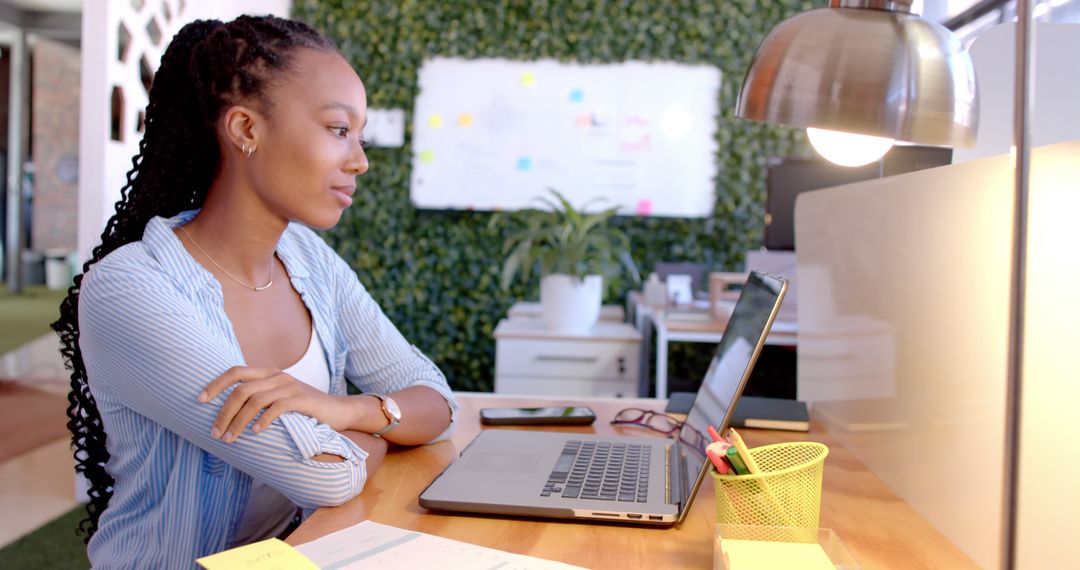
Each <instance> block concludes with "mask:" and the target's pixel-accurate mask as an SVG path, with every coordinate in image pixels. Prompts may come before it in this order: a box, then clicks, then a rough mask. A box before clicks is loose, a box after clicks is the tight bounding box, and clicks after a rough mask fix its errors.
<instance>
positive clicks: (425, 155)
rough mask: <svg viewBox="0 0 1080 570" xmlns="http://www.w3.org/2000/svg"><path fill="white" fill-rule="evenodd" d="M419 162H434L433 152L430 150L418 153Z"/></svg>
mask: <svg viewBox="0 0 1080 570" xmlns="http://www.w3.org/2000/svg"><path fill="white" fill-rule="evenodd" d="M420 162H435V151H433V150H430V149H429V150H422V151H420Z"/></svg>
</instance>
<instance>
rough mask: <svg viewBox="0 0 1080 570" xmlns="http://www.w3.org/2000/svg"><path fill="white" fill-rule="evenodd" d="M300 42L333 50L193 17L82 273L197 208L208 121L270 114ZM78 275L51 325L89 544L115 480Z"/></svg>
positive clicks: (295, 25) (164, 63)
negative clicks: (273, 91) (240, 111)
mask: <svg viewBox="0 0 1080 570" xmlns="http://www.w3.org/2000/svg"><path fill="white" fill-rule="evenodd" d="M300 48H308V49H316V50H325V51H331V50H334V49H335V48H334V44H333V43H332V42H331V41H330V40H328V39H326V38H324V37H322V36H321V35H319V33H318V32H316V31H315V30H313V29H311V28H310V27H308V26H307V25H305V24H302V23H299V22H293V21H290V20H284V19H280V18H275V17H273V16H261V17H251V16H241V17H239V18H237V19H235V20H233V21H231V22H229V23H222V22H220V21H217V20H199V21H196V22H192V23H190V24H188V25H186V26H184V27H183V28H182V29H181V30H180V31H179V32H178V33H177V34H176V36H175V37H174V38H173V40H172V42H171V43H170V44H169V47H168V49H166V50H165V53H164V55H162V57H161V67H160V68H159V69H158V72H157V75H156V76H155V77H154V82H153V86H152V87H151V89H150V103H149V105H147V107H146V121H145V133H144V135H143V138H142V141H140V143H139V153H138V154H137V155H136V156H135V157H134V158H133V159H132V161H131V164H132V168H131V170H130V171H129V172H128V173H127V183H126V184H125V185H124V187H123V189H122V190H121V198H120V201H119V202H117V203H116V214H114V215H113V216H112V218H110V219H109V222H108V223H107V224H106V226H105V231H104V232H103V233H102V234H101V244H100V245H98V246H97V247H95V248H94V250H93V255H92V257H91V259H90V260H89V261H87V262H86V263H85V264H83V268H82V269H83V273H85V272H86V271H88V270H89V269H90V266H92V265H93V264H95V263H97V262H98V261H100V260H101V259H102V258H104V257H105V256H106V255H108V254H109V253H110V252H112V251H113V250H115V249H117V248H119V247H120V246H122V245H124V244H127V243H130V242H133V241H137V240H140V239H142V236H143V231H144V229H145V228H146V224H147V222H148V221H150V219H152V218H153V217H155V216H173V215H176V214H178V213H180V212H182V211H184V210H190V209H193V208H197V207H200V206H201V205H202V204H203V202H204V200H205V199H206V192H207V190H208V189H209V187H210V183H211V181H212V178H213V176H214V174H215V173H216V172H217V168H218V163H219V161H220V156H221V149H220V148H219V147H218V141H217V136H216V133H215V127H214V123H215V122H216V120H217V119H218V118H219V116H220V114H221V113H222V111H223V110H224V109H225V108H227V107H228V106H229V105H232V104H237V103H241V102H244V103H249V104H250V103H255V104H260V105H262V106H263V107H264V108H263V109H261V110H263V111H269V109H270V108H271V107H272V105H271V104H270V103H271V102H270V101H269V100H268V98H267V96H266V88H267V86H268V85H270V84H271V83H272V82H273V81H274V80H275V79H279V78H280V77H281V75H283V73H282V72H283V71H288V70H289V64H290V61H291V59H292V56H293V54H294V53H295V52H296V50H298V49H300ZM82 278H83V275H82V274H80V275H78V276H76V277H75V282H74V286H73V287H71V288H70V289H69V290H68V295H67V298H65V299H64V301H63V302H62V303H61V304H60V319H59V320H57V321H56V322H55V323H53V324H52V328H53V330H55V331H56V332H57V334H59V335H60V339H61V341H62V344H63V347H62V348H61V350H60V353H61V354H62V355H63V357H64V362H65V364H66V365H67V367H68V369H70V370H71V392H70V393H68V402H69V405H68V410H67V413H68V418H69V419H68V424H67V426H68V429H69V430H71V440H72V444H73V446H74V449H75V451H74V454H75V471H76V472H79V473H83V474H84V475H85V476H86V478H87V479H88V480H89V482H90V491H89V495H90V502H89V503H88V504H87V505H86V512H87V515H88V517H87V518H86V519H84V520H83V521H81V522H80V523H79V528H78V529H77V531H76V532H77V533H79V534H82V535H83V536H84V537H85V540H86V541H87V542H89V540H90V537H91V536H93V535H94V533H95V532H96V531H97V527H98V519H99V518H100V517H101V513H102V511H104V510H105V508H106V507H108V505H109V499H110V498H111V497H112V494H113V483H114V480H113V478H112V477H111V476H109V474H108V473H107V472H106V470H105V464H106V463H107V462H108V461H109V452H108V450H107V449H106V447H105V439H106V434H105V429H104V426H103V425H102V423H101V415H100V413H99V412H98V409H97V404H96V402H95V401H94V395H93V394H92V393H91V391H90V388H89V386H88V384H87V380H86V367H85V365H84V363H83V359H82V354H81V353H80V351H79V317H78V314H79V286H80V284H81V283H82Z"/></svg>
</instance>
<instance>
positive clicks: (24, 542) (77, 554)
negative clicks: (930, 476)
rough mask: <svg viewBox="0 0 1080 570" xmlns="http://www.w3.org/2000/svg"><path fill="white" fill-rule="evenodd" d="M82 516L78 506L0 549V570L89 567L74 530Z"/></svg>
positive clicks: (84, 513)
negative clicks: (1, 569)
mask: <svg viewBox="0 0 1080 570" xmlns="http://www.w3.org/2000/svg"><path fill="white" fill-rule="evenodd" d="M85 516H86V509H85V508H83V506H82V505H79V506H78V507H76V508H75V509H72V510H71V511H69V512H68V513H67V514H65V515H62V516H61V517H59V518H57V519H56V520H54V521H52V522H51V523H49V524H47V525H45V526H43V527H41V528H39V529H37V530H35V531H34V532H32V533H30V534H28V535H26V536H24V537H22V538H20V539H19V540H17V541H15V542H13V543H11V544H9V545H7V546H6V547H4V548H3V549H0V568H11V569H12V570H37V569H39V568H40V569H42V570H67V569H69V568H71V569H75V568H78V569H80V570H83V569H85V568H89V567H90V561H89V560H87V558H86V545H85V544H83V541H82V538H81V537H79V536H76V535H75V527H76V526H77V525H78V524H79V521H80V520H82V519H83V517H85Z"/></svg>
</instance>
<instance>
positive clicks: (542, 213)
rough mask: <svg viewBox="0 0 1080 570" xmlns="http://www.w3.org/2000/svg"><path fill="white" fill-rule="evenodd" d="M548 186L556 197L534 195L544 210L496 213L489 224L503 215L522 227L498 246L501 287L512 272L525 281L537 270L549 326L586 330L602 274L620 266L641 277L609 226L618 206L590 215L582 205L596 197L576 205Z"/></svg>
mask: <svg viewBox="0 0 1080 570" xmlns="http://www.w3.org/2000/svg"><path fill="white" fill-rule="evenodd" d="M549 190H550V191H551V193H552V195H554V197H555V200H552V199H550V198H547V197H543V196H537V197H535V198H533V200H534V201H538V202H540V203H541V204H543V205H544V206H546V208H525V209H522V210H517V211H515V212H510V213H507V214H503V215H499V214H497V215H496V216H495V217H493V218H492V220H491V225H494V224H496V223H498V222H499V220H500V219H501V218H502V216H504V215H505V216H507V217H510V218H511V219H513V220H515V221H517V222H519V223H520V224H521V225H523V226H524V227H522V228H521V229H518V230H516V231H514V232H513V233H511V234H510V235H509V236H507V238H506V242H505V243H504V244H503V254H504V255H506V259H505V261H504V262H503V267H502V286H503V288H504V289H506V288H508V287H509V286H510V284H511V283H512V282H513V280H514V278H515V277H517V276H520V278H521V279H522V281H528V280H529V279H530V278H531V277H532V275H533V273H534V272H539V275H540V305H541V308H542V314H543V317H544V322H545V323H547V326H548V328H549V329H551V330H556V331H559V332H567V333H583V332H588V330H589V329H590V328H592V326H593V324H595V323H596V319H597V318H598V317H599V316H600V303H601V301H602V298H603V282H604V277H608V278H610V277H612V276H614V275H616V274H618V273H619V272H621V271H623V270H625V271H626V272H627V273H629V274H630V277H631V278H632V279H633V280H634V282H635V283H637V282H639V281H640V277H639V275H638V271H637V267H636V266H635V265H634V261H633V259H632V258H631V257H630V251H629V249H630V240H629V238H627V237H626V234H624V233H623V232H622V231H620V230H618V229H616V228H614V227H611V226H610V225H608V221H609V220H610V219H611V218H612V217H613V216H615V214H616V212H617V211H618V209H619V208H618V206H615V207H611V208H607V209H605V210H601V211H598V212H593V213H589V212H586V211H585V208H586V207H587V206H588V205H589V204H591V203H592V202H593V201H595V200H590V201H589V202H587V203H586V204H585V205H583V206H582V207H581V209H577V208H574V206H573V205H572V204H570V201H569V200H567V199H566V197H565V196H563V195H562V194H561V193H560V192H558V191H557V190H555V189H552V188H549Z"/></svg>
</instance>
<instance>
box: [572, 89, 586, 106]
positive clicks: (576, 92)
mask: <svg viewBox="0 0 1080 570" xmlns="http://www.w3.org/2000/svg"><path fill="white" fill-rule="evenodd" d="M584 100H585V90H584V89H571V90H570V102H571V103H580V102H582V101H584Z"/></svg>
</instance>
